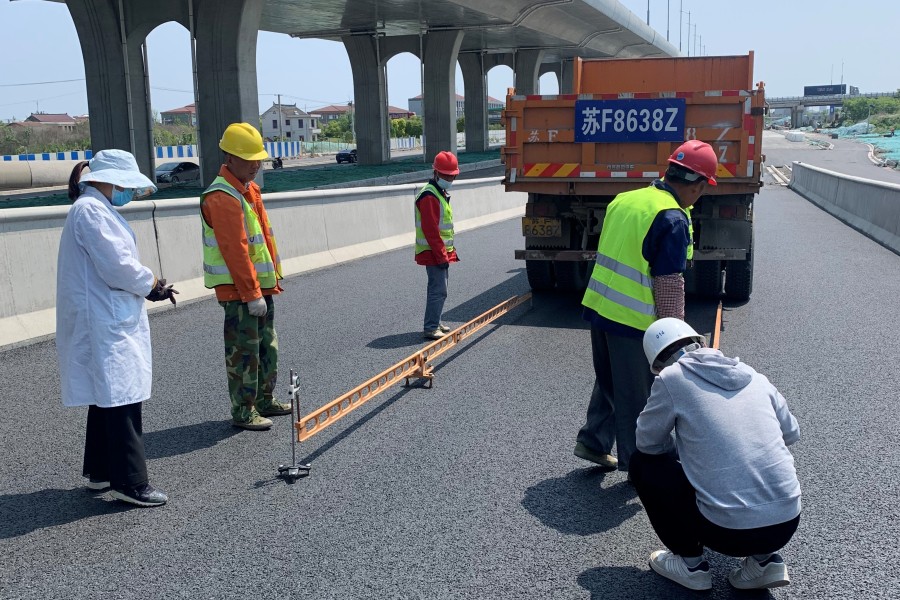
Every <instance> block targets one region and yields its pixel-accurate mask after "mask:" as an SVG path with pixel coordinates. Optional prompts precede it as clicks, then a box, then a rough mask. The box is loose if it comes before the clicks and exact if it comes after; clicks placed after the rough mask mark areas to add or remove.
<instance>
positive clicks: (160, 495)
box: [109, 483, 169, 508]
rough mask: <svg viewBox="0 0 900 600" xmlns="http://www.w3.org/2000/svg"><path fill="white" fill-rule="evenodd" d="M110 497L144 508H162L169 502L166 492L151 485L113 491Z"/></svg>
mask: <svg viewBox="0 0 900 600" xmlns="http://www.w3.org/2000/svg"><path fill="white" fill-rule="evenodd" d="M109 495H110V496H112V497H113V498H115V499H117V500H121V501H122V502H128V503H129V504H134V505H135V506H141V507H144V508H149V507H151V506H162V505H163V504H165V503H166V502H168V501H169V497H168V496H166V494H165V492H163V491H161V490H158V489H156V488H155V487H153V486H152V485H150V484H149V483H145V484H144V485H139V486H136V487H133V488H125V489H117V490H113V491H112V492H110V493H109Z"/></svg>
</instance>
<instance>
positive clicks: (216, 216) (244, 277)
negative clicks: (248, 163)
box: [200, 165, 283, 302]
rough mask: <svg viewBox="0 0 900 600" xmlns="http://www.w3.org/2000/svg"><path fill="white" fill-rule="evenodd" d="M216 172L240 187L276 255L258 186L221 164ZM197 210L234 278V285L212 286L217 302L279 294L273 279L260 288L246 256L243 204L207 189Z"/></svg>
mask: <svg viewBox="0 0 900 600" xmlns="http://www.w3.org/2000/svg"><path fill="white" fill-rule="evenodd" d="M219 176H220V177H223V178H225V180H226V181H228V183H230V184H231V185H232V186H234V188H235V189H236V190H238V191H240V190H243V192H242V194H243V196H244V198H245V199H246V200H247V202H249V203H250V206H251V207H252V208H253V211H254V212H255V213H256V216H257V217H258V218H259V223H260V226H261V227H262V230H263V235H264V236H265V238H266V246H267V247H268V248H269V253H270V254H271V255H272V258H273V259H274V258H275V256H276V253H275V244H274V243H273V240H272V236H271V235H270V234H269V231H270V229H271V228H270V226H269V215H267V214H266V208H265V206H263V202H262V194H260V191H259V186H258V185H256V184H255V183H253V182H252V181H251V182H250V183H249V184H247V185H246V186H245V185H244V184H243V183H241V182H240V181H238V179H237V178H236V177H235V176H234V175H232V174H231V171H229V170H228V168H227V167H226V166H225V165H222V168H221V169H219ZM200 211H201V213H202V214H203V219H204V220H205V221H206V223H207V224H208V225H209V226H210V227H212V228H213V233H215V235H216V242H218V244H219V250H220V251H221V252H222V258H223V259H225V265H226V266H227V267H228V272H229V273H230V274H231V278H232V279H233V280H234V285H231V284H226V285H217V286H216V288H215V290H216V299H217V300H219V301H220V302H231V301H233V300H240V301H241V302H250V301H251V300H256V299H257V298H259V297H260V296H271V295H273V294H280V293H281V292H282V291H283V290H282V289H281V286H280V285H278V284H277V283H276V284H275V287H274V288H265V289H261V288H260V287H259V280H258V279H257V278H256V268H255V267H254V266H253V262H252V261H251V260H250V247H249V244H248V242H247V233H246V231H245V230H244V210H243V207H242V206H241V205H240V204H239V203H237V202H235V201H234V198H233V197H232V196H230V195H228V194H227V193H225V192H211V193H210V194H208V195H207V196H206V198H205V199H204V201H203V204H201V205H200Z"/></svg>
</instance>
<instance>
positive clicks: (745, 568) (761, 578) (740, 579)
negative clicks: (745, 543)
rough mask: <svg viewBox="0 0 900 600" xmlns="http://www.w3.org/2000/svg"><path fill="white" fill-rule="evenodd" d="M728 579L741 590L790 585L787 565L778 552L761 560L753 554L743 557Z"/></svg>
mask: <svg viewBox="0 0 900 600" xmlns="http://www.w3.org/2000/svg"><path fill="white" fill-rule="evenodd" d="M728 581H729V582H730V583H731V585H733V586H734V587H736V588H738V589H739V590H755V589H760V588H775V587H781V586H783V585H788V584H789V583H790V582H791V578H790V577H788V571H787V566H786V565H785V564H784V559H783V558H781V555H780V554H778V553H777V552H776V553H775V554H773V555H772V556H770V557H769V558H767V559H766V560H764V561H762V562H759V561H757V560H756V559H755V558H753V557H752V556H748V557H747V558H743V559H741V566H740V567H738V568H737V569H735V570H734V571H732V572H731V574H730V575H728Z"/></svg>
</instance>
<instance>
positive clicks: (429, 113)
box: [422, 31, 468, 162]
mask: <svg viewBox="0 0 900 600" xmlns="http://www.w3.org/2000/svg"><path fill="white" fill-rule="evenodd" d="M462 39H463V32H462V31H435V32H430V33H427V34H426V35H425V38H424V54H425V57H424V62H425V90H424V97H423V98H422V110H423V112H424V113H425V114H424V115H423V124H424V129H425V160H426V161H427V162H431V161H432V160H433V159H434V157H435V156H437V154H438V152H441V151H443V150H449V151H451V152H454V153H455V152H456V59H457V57H458V55H459V46H460V44H462ZM467 95H468V92H467Z"/></svg>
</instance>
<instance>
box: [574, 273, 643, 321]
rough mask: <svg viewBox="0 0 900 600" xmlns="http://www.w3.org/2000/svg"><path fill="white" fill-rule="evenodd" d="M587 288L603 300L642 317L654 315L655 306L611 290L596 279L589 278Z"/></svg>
mask: <svg viewBox="0 0 900 600" xmlns="http://www.w3.org/2000/svg"><path fill="white" fill-rule="evenodd" d="M588 288H589V289H591V290H593V291H595V292H597V293H598V294H600V295H601V296H603V297H604V298H607V299H609V300H610V301H612V302H615V303H616V304H621V305H622V306H625V307H627V308H629V309H631V310H633V311H635V312H639V313H641V314H643V315H651V316H655V315H656V304H647V303H645V302H641V301H640V300H637V299H635V298H632V297H631V296H628V295H626V294H623V293H621V292H617V291H616V290H614V289H612V288H611V287H609V286H608V285H605V284H603V283H600V282H599V281H597V280H596V279H593V278H591V281H590V283H588Z"/></svg>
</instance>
